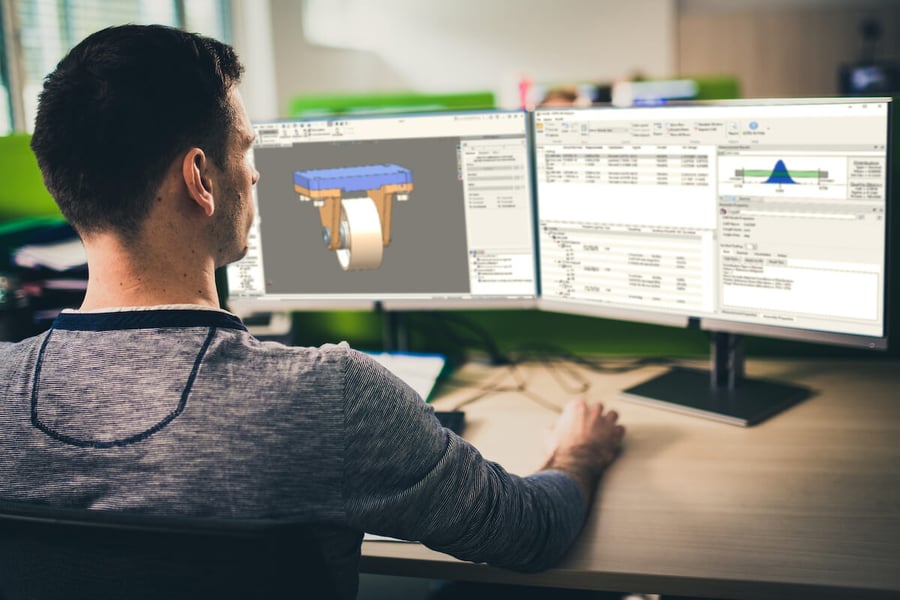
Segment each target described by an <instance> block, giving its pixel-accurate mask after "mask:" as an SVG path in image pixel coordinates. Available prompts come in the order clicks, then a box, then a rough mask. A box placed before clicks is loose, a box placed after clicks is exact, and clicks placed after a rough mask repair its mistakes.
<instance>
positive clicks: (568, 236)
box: [534, 98, 891, 425]
mask: <svg viewBox="0 0 900 600" xmlns="http://www.w3.org/2000/svg"><path fill="white" fill-rule="evenodd" d="M890 108H891V101H890V100H889V99H883V98H882V99H879V98H874V99H873V98H869V99H823V100H804V101H797V100H795V101H736V102H724V103H715V104H692V105H685V106H666V107H653V108H650V107H643V108H611V107H607V108H599V107H596V108H589V109H581V110H579V109H568V110H539V111H537V112H536V113H535V117H534V141H535V163H536V194H537V219H538V229H539V231H538V240H539V257H540V259H539V271H540V279H541V289H540V300H539V305H538V306H539V308H541V309H544V310H555V311H563V312H571V313H577V314H588V315H597V316H603V317H611V318H618V319H628V320H639V321H646V322H654V323H661V324H666V325H674V326H682V327H688V326H694V327H699V328H702V329H705V330H709V331H710V332H712V339H713V356H712V359H713V360H712V367H711V369H710V371H709V372H704V371H693V370H689V369H673V370H671V371H670V372H668V373H666V374H664V375H663V376H662V377H660V378H657V379H655V380H651V381H649V382H646V383H645V384H642V385H640V386H636V387H635V388H632V389H629V390H626V391H625V394H626V396H627V397H629V398H631V399H635V400H639V401H643V402H646V403H650V404H654V405H657V406H661V407H664V408H676V409H679V410H683V411H687V412H691V413H696V414H700V415H703V416H710V417H713V418H717V419H721V420H723V421H727V422H733V423H736V424H740V425H748V424H753V423H755V422H759V421H760V420H762V419H764V418H766V417H767V416H769V415H771V414H773V413H775V412H777V411H778V410H781V409H782V408H785V407H787V406H790V405H791V404H793V403H795V402H797V401H798V400H800V399H802V398H803V397H805V396H806V395H808V394H809V390H807V389H805V388H803V387H802V386H797V385H792V384H790V383H788V382H768V381H758V380H751V379H747V378H745V377H744V376H743V350H742V344H741V340H742V336H743V335H744V334H752V335H760V336H770V337H778V338H791V339H799V340H806V341H811V342H819V343H825V344H840V345H849V346H855V347H859V348H868V349H884V348H886V345H887V289H888V284H887V279H888V265H887V260H888V229H889V228H888V198H889V197H890V195H889V194H890V190H889V171H890V169H889V164H890V162H889V133H890Z"/></svg>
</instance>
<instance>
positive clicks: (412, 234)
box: [227, 111, 537, 315]
mask: <svg viewBox="0 0 900 600" xmlns="http://www.w3.org/2000/svg"><path fill="white" fill-rule="evenodd" d="M254 130H255V133H256V141H255V143H254V146H253V148H252V153H251V157H250V160H252V161H253V164H254V166H255V167H256V169H257V170H258V171H259V173H260V180H259V182H258V183H257V184H256V186H255V188H254V203H255V207H256V218H255V221H254V223H253V225H252V229H251V234H250V240H249V248H248V252H247V255H246V256H245V257H244V258H243V259H242V260H241V261H239V262H237V263H235V264H233V265H230V266H229V267H228V269H227V280H228V289H229V292H228V305H229V307H230V308H231V309H232V310H234V311H235V312H237V313H238V314H242V315H245V314H249V313H253V312H276V311H295V310H317V309H342V308H343V309H347V308H363V309H365V308H372V307H373V306H374V305H375V303H379V305H380V306H383V307H384V308H385V309H387V310H400V309H415V308H429V309H431V308H466V307H478V308H487V307H510V306H516V307H532V306H533V305H534V303H535V301H536V294H537V276H536V264H535V263H536V259H535V246H536V242H535V236H534V227H533V223H534V216H533V194H532V183H531V176H530V139H529V136H530V126H529V120H528V117H527V113H525V112H524V111H485V112H460V113H439V114H421V113H419V114H405V115H378V116H368V117H347V118H340V119H324V120H305V121H304V120H290V121H280V122H267V123H255V124H254Z"/></svg>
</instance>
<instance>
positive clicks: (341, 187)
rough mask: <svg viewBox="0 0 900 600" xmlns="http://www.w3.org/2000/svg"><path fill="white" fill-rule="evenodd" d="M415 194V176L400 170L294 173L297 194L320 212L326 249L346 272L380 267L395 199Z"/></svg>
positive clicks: (369, 168)
mask: <svg viewBox="0 0 900 600" xmlns="http://www.w3.org/2000/svg"><path fill="white" fill-rule="evenodd" d="M412 189H413V183H412V171H410V170H409V169H404V168H403V167H400V166H398V165H365V166H359V167H342V168H338V169H314V170H310V171H294V191H295V192H297V193H298V194H299V195H300V200H301V201H303V202H309V201H312V203H313V206H315V207H317V208H318V209H319V218H320V219H321V221H322V237H323V238H324V241H325V245H326V246H327V247H328V249H329V250H334V251H335V252H336V253H337V257H338V261H339V262H340V264H341V267H342V268H343V269H344V270H345V271H353V270H359V269H376V268H378V267H379V266H381V258H382V254H383V251H384V248H385V247H386V246H387V245H388V244H390V243H391V211H392V208H393V203H394V199H395V198H396V199H397V200H398V201H405V200H408V199H409V193H410V192H411V191H412Z"/></svg>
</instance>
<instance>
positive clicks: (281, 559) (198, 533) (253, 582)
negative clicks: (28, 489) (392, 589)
mask: <svg viewBox="0 0 900 600" xmlns="http://www.w3.org/2000/svg"><path fill="white" fill-rule="evenodd" d="M354 593H355V588H354ZM339 597H341V594H340V591H339V585H338V584H337V582H335V581H334V580H333V577H332V569H330V568H329V565H328V564H327V561H326V559H325V558H324V556H323V551H322V547H321V544H320V542H319V541H318V538H317V537H316V535H314V532H313V530H312V529H311V526H308V525H301V524H297V523H292V522H290V521H284V520H265V519H260V520H256V519H254V520H233V519H206V518H196V519H193V518H182V517H154V516H145V515H135V514H126V513H121V512H114V511H95V510H80V509H60V508H51V507H46V506H40V505H30V504H22V503H10V502H0V599H2V600H19V599H28V600H44V599H49V598H53V599H57V598H66V599H73V598H74V599H78V598H85V599H87V598H90V599H91V600H100V599H105V598H110V599H112V598H115V599H116V600H128V599H141V598H154V599H157V598H159V599H167V600H169V599H178V598H192V599H205V598H215V599H228V598H316V599H318V598H339Z"/></svg>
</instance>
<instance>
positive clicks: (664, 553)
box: [361, 359, 900, 600]
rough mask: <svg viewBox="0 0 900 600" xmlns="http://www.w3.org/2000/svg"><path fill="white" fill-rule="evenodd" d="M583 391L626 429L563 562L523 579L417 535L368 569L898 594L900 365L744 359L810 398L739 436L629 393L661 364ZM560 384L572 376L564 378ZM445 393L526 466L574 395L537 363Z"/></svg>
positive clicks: (661, 588)
mask: <svg viewBox="0 0 900 600" xmlns="http://www.w3.org/2000/svg"><path fill="white" fill-rule="evenodd" d="M571 368H573V369H574V372H575V376H577V377H580V378H584V379H585V380H587V381H589V382H590V384H591V389H590V391H589V392H588V397H589V398H590V399H591V400H597V401H602V402H603V403H604V404H606V405H607V406H611V407H614V408H615V409H616V410H617V411H619V413H620V414H621V420H622V423H623V424H624V425H625V426H626V428H627V430H628V432H627V435H626V440H625V449H624V451H623V454H622V455H621V457H620V458H619V459H618V461H616V463H615V464H614V465H613V466H612V468H611V469H610V470H609V471H608V473H607V475H606V476H605V478H604V480H603V481H602V483H601V486H600V489H599V493H598V496H597V500H596V503H595V505H594V510H593V512H592V514H591V516H590V518H589V521H588V523H587V525H586V527H585V530H584V532H583V533H582V535H581V537H580V538H579V540H578V541H577V542H576V545H575V547H574V549H573V550H572V552H571V553H570V555H569V556H568V557H567V559H566V560H565V561H563V563H562V564H561V565H560V566H559V567H558V568H556V569H552V570H550V571H547V572H544V573H539V574H534V575H521V574H516V573H511V572H508V571H504V570H502V569H496V568H493V567H488V566H485V565H476V564H471V563H465V562H461V561H458V560H456V559H454V558H452V557H449V556H447V555H444V554H441V553H438V552H434V551H431V550H429V549H428V548H425V547H424V546H421V545H419V544H406V543H397V542H365V543H364V545H363V559H362V566H361V568H362V570H363V571H364V572H371V573H388V574H396V575H409V576H419V577H431V578H447V579H464V580H475V581H496V582H514V583H520V584H527V585H550V586H557V587H576V588H591V589H608V590H622V591H633V592H646V593H664V594H679V595H691V594H696V595H699V596H712V597H720V598H735V599H757V598H758V599H767V600H768V599H777V598H853V599H856V598H870V597H871V598H900V393H898V390H900V362H898V361H895V360H894V361H891V360H883V359H872V360H843V361H836V360H804V361H791V360H778V361H771V362H753V361H751V362H748V365H747V371H748V375H750V376H764V377H768V378H772V379H783V380H786V381H792V382H796V383H802V384H805V385H808V386H810V387H812V388H813V389H814V390H815V391H816V393H815V395H814V396H813V397H812V398H810V399H808V400H806V401H804V402H803V403H801V404H799V405H797V406H795V407H793V408H791V409H789V410H788V411H786V412H783V413H781V414H779V415H776V416H775V417H773V418H771V419H769V420H768V421H765V422H764V423H762V424H759V425H757V426H755V427H751V428H747V429H743V428H740V427H735V426H732V425H726V424H722V423H717V422H713V421H707V420H704V419H700V418H697V417H691V416H684V415H679V414H676V413H670V412H667V411H663V410H660V409H657V408H650V407H645V406H641V405H638V404H634V403H630V402H628V401H626V400H622V399H620V398H618V397H617V394H618V391H619V390H621V389H622V388H624V387H627V386H629V385H631V384H634V383H638V382H640V381H643V380H644V379H647V378H649V377H651V376H653V375H655V374H657V373H660V372H662V371H663V370H664V368H662V367H642V368H640V369H637V370H633V371H629V372H625V373H618V374H596V373H594V372H591V371H588V370H586V369H583V368H581V367H571ZM557 377H561V378H562V380H563V381H565V382H567V383H566V385H565V386H564V385H562V384H561V382H560V380H559V379H557ZM456 379H457V381H460V382H466V383H469V384H470V387H461V388H456V389H450V390H449V393H447V394H445V395H442V396H441V398H440V399H439V400H437V401H435V406H436V407H437V408H439V409H449V408H453V407H455V406H457V405H458V404H460V403H462V402H465V401H466V400H468V399H471V398H473V397H475V395H476V394H477V393H479V392H477V389H478V388H479V386H482V387H483V386H501V387H515V386H516V385H517V384H518V382H519V381H524V382H525V384H526V386H527V391H525V392H522V391H515V390H512V391H500V392H491V393H488V394H486V395H485V396H484V397H482V398H481V399H480V400H478V401H475V402H472V403H470V404H467V405H466V406H465V408H464V410H465V411H466V419H467V428H466V431H465V437H467V438H468V439H470V440H471V441H472V442H473V443H475V445H476V446H477V447H478V448H479V449H480V450H481V451H482V453H483V454H484V455H485V456H486V457H487V458H489V459H492V460H496V461H497V462H500V463H501V464H503V465H504V466H505V467H506V468H507V469H509V470H510V471H512V472H514V473H519V474H522V475H524V474H528V473H531V472H533V471H534V469H535V468H537V467H538V466H539V465H540V464H541V463H542V461H543V459H544V447H543V446H542V444H541V443H540V442H541V441H542V437H541V434H542V432H543V431H544V430H545V429H546V428H547V427H548V426H549V425H550V424H552V423H553V422H554V420H555V415H556V413H555V412H554V411H553V410H552V409H551V408H548V407H547V406H551V407H552V406H553V405H556V406H560V405H562V404H564V403H565V402H566V401H567V400H569V399H571V398H574V397H576V395H577V393H575V392H574V390H575V388H576V387H577V381H576V377H573V376H572V374H571V373H568V374H567V373H565V372H563V371H560V370H559V369H552V368H548V367H547V366H542V365H539V364H531V365H528V366H526V367H519V368H518V369H517V372H516V373H515V374H513V373H512V372H511V371H510V370H509V369H507V368H487V367H482V366H477V365H472V366H467V367H466V368H465V369H463V370H462V371H461V372H460V373H459V375H458V377H457V378H456Z"/></svg>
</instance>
